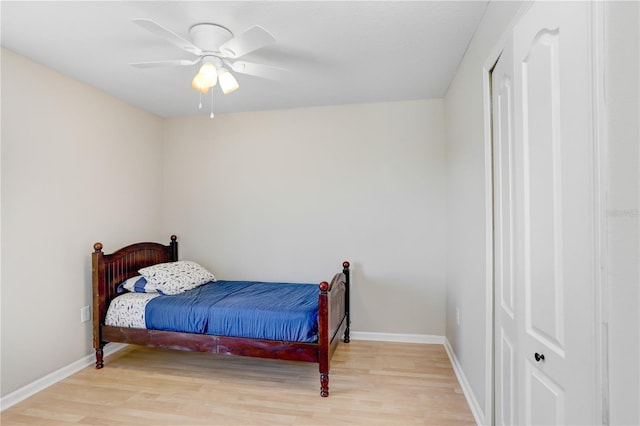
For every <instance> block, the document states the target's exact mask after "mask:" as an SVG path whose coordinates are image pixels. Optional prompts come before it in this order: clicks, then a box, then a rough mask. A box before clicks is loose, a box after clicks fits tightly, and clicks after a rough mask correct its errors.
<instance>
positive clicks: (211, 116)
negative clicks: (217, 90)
mask: <svg viewBox="0 0 640 426" xmlns="http://www.w3.org/2000/svg"><path fill="white" fill-rule="evenodd" d="M209 118H213V89H211V115H209Z"/></svg>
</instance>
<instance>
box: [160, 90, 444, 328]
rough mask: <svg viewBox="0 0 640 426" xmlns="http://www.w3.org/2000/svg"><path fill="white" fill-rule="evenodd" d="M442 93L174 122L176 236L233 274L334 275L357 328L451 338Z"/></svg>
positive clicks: (170, 173) (172, 223) (166, 155)
mask: <svg viewBox="0 0 640 426" xmlns="http://www.w3.org/2000/svg"><path fill="white" fill-rule="evenodd" d="M443 131H444V117H443V105H442V101H441V100H431V101H413V102H397V103H382V104H367V105H352V106H340V107H320V108H302V109H295V110H283V111H270V112H256V113H242V114H232V115H219V116H216V118H215V119H213V120H211V119H209V118H208V117H206V116H205V117H190V118H176V119H168V120H166V121H165V123H164V132H163V136H164V144H163V147H164V152H163V171H164V183H163V200H164V205H163V208H162V211H163V213H164V225H163V227H164V233H165V234H166V233H176V234H177V235H178V236H179V238H180V242H181V244H182V246H181V250H182V252H181V256H182V258H192V259H195V260H197V261H200V262H202V263H203V264H205V265H206V266H207V267H209V268H211V270H212V271H213V272H214V273H215V274H216V276H217V277H220V278H223V279H224V278H226V279H259V280H295V281H303V282H312V283H318V282H320V281H322V280H330V279H331V277H332V275H333V274H334V273H335V272H338V270H339V269H340V265H341V263H342V261H343V260H349V261H351V262H352V264H353V297H352V299H351V301H352V302H351V303H352V306H351V308H352V330H354V331H361V332H378V333H402V334H427V335H443V333H444V292H445V288H444V263H445V257H444V247H445V234H444V227H443V223H444V220H445V196H444V190H445V182H444V179H445V170H444V132H443Z"/></svg>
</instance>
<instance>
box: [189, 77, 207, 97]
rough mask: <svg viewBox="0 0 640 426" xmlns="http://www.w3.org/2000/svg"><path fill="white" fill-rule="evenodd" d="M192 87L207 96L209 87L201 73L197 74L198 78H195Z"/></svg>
mask: <svg viewBox="0 0 640 426" xmlns="http://www.w3.org/2000/svg"><path fill="white" fill-rule="evenodd" d="M191 87H193V88H194V89H196V90H197V91H198V92H201V93H205V94H206V93H207V92H208V91H209V87H208V86H207V85H206V84H204V82H203V81H202V76H201V75H200V73H198V74H196V76H195V77H193V80H192V81H191Z"/></svg>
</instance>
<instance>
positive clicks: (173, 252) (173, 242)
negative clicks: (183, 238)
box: [169, 235, 178, 262]
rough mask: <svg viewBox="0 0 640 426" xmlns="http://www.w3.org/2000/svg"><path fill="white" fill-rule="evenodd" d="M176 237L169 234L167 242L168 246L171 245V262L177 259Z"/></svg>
mask: <svg viewBox="0 0 640 426" xmlns="http://www.w3.org/2000/svg"><path fill="white" fill-rule="evenodd" d="M177 239H178V237H176V236H175V235H172V236H171V242H170V243H169V246H170V247H171V259H172V261H173V262H175V261H177V260H178V241H177Z"/></svg>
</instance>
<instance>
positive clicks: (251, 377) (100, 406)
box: [0, 340, 475, 426]
mask: <svg viewBox="0 0 640 426" xmlns="http://www.w3.org/2000/svg"><path fill="white" fill-rule="evenodd" d="M319 388H320V378H319V373H318V366H317V364H313V363H303V362H291V361H279V360H265V359H258V358H243V357H231V356H224V355H211V354H203V353H193V352H181V351H170V350H159V349H147V348H142V347H137V346H130V347H128V348H126V349H124V350H122V351H120V352H118V353H116V354H114V355H112V356H110V357H108V358H107V359H106V361H105V368H104V369H102V370H95V369H94V368H92V367H87V368H85V369H83V370H82V371H80V372H78V373H76V374H74V375H72V376H70V377H68V378H66V379H65V380H63V381H61V382H59V383H57V384H55V385H53V386H51V387H49V388H47V389H45V390H44V391H42V392H40V393H38V394H36V395H34V396H32V397H31V398H29V399H27V400H25V401H22V402H21V403H19V404H16V405H14V406H13V407H11V408H9V409H7V410H5V411H4V412H2V414H1V416H0V420H1V423H2V425H3V426H8V425H17V424H30V425H65V424H90V425H226V424H229V425H340V424H351V425H360V424H366V425H382V424H385V425H410V424H428V425H453V424H455V425H471V424H475V423H474V419H473V416H472V414H471V411H470V410H469V407H468V405H467V403H466V400H465V398H464V395H463V394H462V391H461V389H460V386H459V384H458V382H457V380H456V376H455V373H454V372H453V369H452V367H451V363H450V362H449V359H448V357H447V354H446V352H445V350H444V347H443V346H442V345H426V344H406V343H388V342H370V341H362V340H352V341H351V343H349V344H344V343H341V344H340V346H339V347H338V350H337V351H336V353H335V354H334V357H333V360H332V363H331V371H330V374H329V393H330V396H329V397H328V398H321V397H320V391H319Z"/></svg>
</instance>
